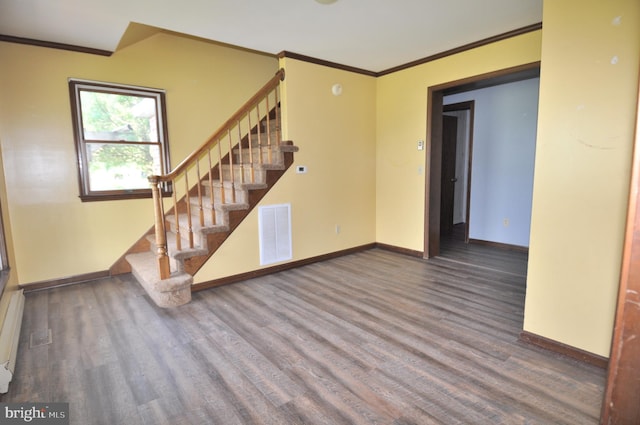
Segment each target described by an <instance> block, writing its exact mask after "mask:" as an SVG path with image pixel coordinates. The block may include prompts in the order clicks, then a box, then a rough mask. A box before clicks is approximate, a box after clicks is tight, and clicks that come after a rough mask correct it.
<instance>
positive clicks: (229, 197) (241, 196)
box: [203, 183, 248, 208]
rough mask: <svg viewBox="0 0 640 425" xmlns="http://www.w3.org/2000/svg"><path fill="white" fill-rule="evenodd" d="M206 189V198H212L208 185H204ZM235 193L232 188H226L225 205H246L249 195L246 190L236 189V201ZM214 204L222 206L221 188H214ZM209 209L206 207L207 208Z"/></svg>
mask: <svg viewBox="0 0 640 425" xmlns="http://www.w3.org/2000/svg"><path fill="white" fill-rule="evenodd" d="M203 187H204V191H203V193H204V196H206V197H207V198H210V197H211V187H210V186H209V185H208V184H206V183H205V184H203ZM233 192H234V189H232V188H231V187H228V186H227V187H225V188H224V203H225V204H229V203H234V202H235V203H240V204H246V203H247V198H248V194H247V191H246V190H243V189H235V195H236V196H235V200H234V197H233ZM213 203H214V205H221V204H222V203H223V202H222V189H221V188H220V186H217V187H216V186H214V187H213ZM206 207H208V205H207V206H205V208H206Z"/></svg>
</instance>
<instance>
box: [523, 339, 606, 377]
mask: <svg viewBox="0 0 640 425" xmlns="http://www.w3.org/2000/svg"><path fill="white" fill-rule="evenodd" d="M518 339H519V341H522V342H524V343H526V344H531V345H535V346H536V347H540V348H544V349H545V350H549V351H553V352H554V353H557V354H560V355H562V356H565V357H570V358H572V359H574V360H578V361H581V362H583V363H587V364H590V365H593V366H597V367H599V368H602V369H606V368H607V365H608V364H609V359H607V358H606V357H602V356H599V355H597V354H593V353H590V352H588V351H584V350H581V349H579V348H576V347H572V346H570V345H566V344H563V343H561V342H558V341H554V340H552V339H549V338H545V337H542V336H539V335H536V334H533V333H531V332H527V331H522V332H521V333H520V337H519V338H518Z"/></svg>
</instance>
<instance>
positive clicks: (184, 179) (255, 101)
mask: <svg viewBox="0 0 640 425" xmlns="http://www.w3.org/2000/svg"><path fill="white" fill-rule="evenodd" d="M283 80H284V69H280V70H279V71H278V72H276V75H275V76H274V77H273V78H272V79H271V80H269V82H267V84H265V85H264V86H263V87H262V88H261V89H260V90H259V91H258V92H257V93H256V94H255V95H253V97H251V99H249V100H248V101H247V102H246V103H245V104H244V105H243V106H242V107H241V108H240V109H238V111H237V112H236V113H235V114H233V115H232V116H231V118H229V119H228V120H227V121H226V122H225V123H224V124H223V125H222V126H221V127H220V128H219V129H218V130H217V131H216V132H215V133H213V135H212V136H211V137H210V138H209V139H208V140H207V141H206V142H205V143H204V144H202V146H200V147H199V148H198V149H196V150H195V151H193V152H192V153H191V154H190V155H189V156H187V157H186V158H185V159H184V160H183V161H182V162H181V163H180V164H179V165H178V166H177V167H175V168H174V169H173V171H171V172H170V173H169V174H165V175H161V176H155V175H154V176H149V183H150V185H151V192H152V194H153V205H154V215H155V243H156V247H157V251H156V253H157V259H158V267H159V272H160V279H167V278H169V277H170V276H171V267H170V261H169V255H168V241H167V226H171V225H173V227H174V228H175V234H176V238H175V242H174V244H175V249H176V250H177V251H180V250H182V249H183V246H182V244H183V240H182V239H183V235H182V233H183V231H182V229H181V227H182V228H185V229H186V233H187V235H186V237H185V241H186V243H187V244H188V247H189V249H194V229H193V226H194V223H193V222H194V218H193V216H192V215H193V211H192V209H193V207H194V206H195V207H196V208H197V211H196V213H197V214H196V215H197V218H196V220H197V221H198V223H199V225H200V227H204V226H205V225H214V226H215V225H216V224H217V217H216V208H215V205H216V204H228V203H235V202H236V192H235V188H236V187H238V185H242V184H244V183H255V170H254V165H255V164H256V163H257V164H262V163H263V161H264V155H266V158H267V161H268V162H270V160H271V152H272V148H273V147H277V146H278V145H279V144H280V142H281V141H282V135H281V131H280V127H279V125H278V124H277V123H278V122H279V119H280V117H279V116H278V114H279V112H278V107H277V106H278V105H279V102H280V99H279V87H280V82H281V81H283ZM272 111H273V112H272ZM263 132H264V134H263ZM254 135H255V136H254ZM252 136H253V137H252ZM265 139H266V140H265ZM234 152H235V153H237V155H236V158H234ZM256 156H257V162H254V161H256V158H255V157H256ZM202 169H204V170H205V171H204V174H203V173H201V170H202ZM190 181H192V182H194V183H195V186H193V187H190V186H189V184H190ZM203 185H204V187H203ZM216 188H220V189H219V199H216V196H214V193H215V192H216V191H215V190H214V189H216ZM207 190H208V192H209V196H208V197H206V196H204V195H203V191H207ZM168 191H172V192H173V195H172V196H171V198H170V199H171V200H170V201H169V202H170V203H171V204H172V205H171V208H170V209H169V210H168V211H167V213H165V201H164V200H163V197H162V194H163V192H164V193H166V192H168ZM177 192H180V193H181V194H183V196H181V197H180V196H179V195H178V194H177ZM194 198H195V199H194ZM229 198H230V199H229ZM194 201H195V202H194ZM205 211H206V212H205ZM170 213H173V217H172V218H171V219H170V220H171V221H168V220H169V218H168V214H170ZM181 213H182V218H181Z"/></svg>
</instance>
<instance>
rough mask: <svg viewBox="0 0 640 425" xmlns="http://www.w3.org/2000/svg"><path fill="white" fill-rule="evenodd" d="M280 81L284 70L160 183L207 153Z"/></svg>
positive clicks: (173, 177)
mask: <svg viewBox="0 0 640 425" xmlns="http://www.w3.org/2000/svg"><path fill="white" fill-rule="evenodd" d="M280 81H284V69H280V70H278V72H276V75H275V76H274V77H273V78H272V79H271V80H269V81H268V82H267V84H265V85H264V87H262V88H261V89H260V90H259V91H258V92H257V93H256V94H254V95H253V97H252V98H251V99H249V100H248V101H247V102H246V103H245V104H244V105H242V107H241V108H240V109H238V111H237V112H236V113H235V114H233V115H232V116H231V118H229V119H228V120H227V121H226V122H225V123H224V124H222V126H221V127H220V128H219V129H218V131H216V132H215V133H213V135H212V136H211V137H210V138H209V140H207V141H206V142H205V143H204V144H203V145H202V146H200V147H199V148H198V149H196V150H195V151H193V152H192V153H191V154H190V155H189V156H187V157H186V158H185V159H184V160H183V161H182V162H181V163H180V164H178V165H177V166H176V167H175V168H174V169H173V171H171V172H170V173H169V174H166V175H163V176H159V178H160V181H171V180H173V179H175V178H176V177H177V176H178V175H179V174H180V173H182V172H183V171H184V170H185V168H187V167H189V166H190V165H192V164H193V163H194V162H195V159H196V158H198V157H199V156H201V155H202V154H203V153H204V152H206V151H208V150H209V149H210V148H211V146H212V145H214V144H215V143H217V142H218V140H220V139H221V138H222V137H223V136H224V135H225V134H226V132H227V130H228V129H230V128H232V127H235V124H236V123H237V122H238V121H241V120H242V118H244V116H245V115H247V113H248V112H249V111H250V110H251V109H252V108H254V107H255V105H256V104H257V103H259V101H261V100H262V99H264V98H265V97H266V95H267V94H269V93H270V92H271V91H273V89H274V88H276V87H277V86H278V84H279V83H280Z"/></svg>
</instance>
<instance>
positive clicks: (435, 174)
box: [424, 87, 443, 258]
mask: <svg viewBox="0 0 640 425" xmlns="http://www.w3.org/2000/svg"><path fill="white" fill-rule="evenodd" d="M442 101H443V95H442V91H441V90H435V91H434V90H433V89H432V87H429V89H428V93H427V146H426V149H425V155H426V158H425V164H426V166H425V169H426V170H427V172H426V173H425V180H426V181H425V214H424V258H431V257H436V256H437V255H439V254H440V188H441V186H440V184H441V180H442Z"/></svg>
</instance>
